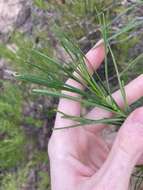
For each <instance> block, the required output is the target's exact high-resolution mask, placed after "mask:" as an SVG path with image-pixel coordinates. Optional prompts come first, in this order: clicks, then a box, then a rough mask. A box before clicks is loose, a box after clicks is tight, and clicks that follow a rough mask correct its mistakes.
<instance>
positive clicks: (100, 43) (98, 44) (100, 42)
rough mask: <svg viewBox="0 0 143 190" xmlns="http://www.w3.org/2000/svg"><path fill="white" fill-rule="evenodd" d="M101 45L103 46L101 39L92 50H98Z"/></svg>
mask: <svg viewBox="0 0 143 190" xmlns="http://www.w3.org/2000/svg"><path fill="white" fill-rule="evenodd" d="M102 44H104V40H103V39H101V40H99V41H98V42H97V43H96V44H95V46H93V49H96V48H98V47H99V46H101V45H102Z"/></svg>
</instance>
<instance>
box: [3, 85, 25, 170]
mask: <svg viewBox="0 0 143 190" xmlns="http://www.w3.org/2000/svg"><path fill="white" fill-rule="evenodd" d="M1 85H2V86H1V94H0V108H1V109H0V136H1V141H0V168H1V169H2V168H9V167H13V166H15V165H16V164H17V163H18V162H20V160H22V159H23V158H24V138H25V137H24V134H23V132H22V129H21V128H20V119H21V117H22V113H21V104H22V96H21V92H20V90H19V89H18V86H17V85H15V84H13V85H11V84H10V83H9V82H2V83H1Z"/></svg>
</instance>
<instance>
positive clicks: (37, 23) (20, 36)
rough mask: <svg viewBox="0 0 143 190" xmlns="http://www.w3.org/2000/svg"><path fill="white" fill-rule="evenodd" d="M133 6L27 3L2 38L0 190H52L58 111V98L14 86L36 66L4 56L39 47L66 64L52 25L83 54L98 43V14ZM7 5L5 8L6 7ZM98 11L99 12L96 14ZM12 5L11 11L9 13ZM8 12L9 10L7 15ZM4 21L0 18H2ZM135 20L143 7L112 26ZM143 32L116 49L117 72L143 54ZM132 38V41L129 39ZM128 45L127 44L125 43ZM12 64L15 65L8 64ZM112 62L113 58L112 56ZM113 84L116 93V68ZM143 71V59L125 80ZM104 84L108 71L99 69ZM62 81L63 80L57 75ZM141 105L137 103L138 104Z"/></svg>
mask: <svg viewBox="0 0 143 190" xmlns="http://www.w3.org/2000/svg"><path fill="white" fill-rule="evenodd" d="M133 3H134V2H132V1H130V2H128V1H116V0H108V1H106V0H101V1H97V0H78V1H76V0H51V1H50V0H47V1H46V0H45V1H44V0H35V1H32V0H31V1H29V2H28V3H27V2H26V1H25V2H24V3H23V4H22V5H21V8H20V11H19V14H18V16H17V17H16V19H15V20H14V22H13V24H12V27H11V29H10V30H8V31H6V32H3V31H2V32H1V34H0V41H1V44H0V56H1V59H0V189H1V190H48V189H49V190H50V180H49V162H48V154H47V144H48V140H49V138H50V135H51V132H52V127H53V125H54V118H55V113H54V111H53V110H54V108H56V106H57V103H58V99H55V98H47V97H42V96H38V97H37V96H35V95H33V94H32V93H31V89H32V88H33V85H31V84H27V83H25V82H20V81H16V80H15V79H14V77H13V74H14V73H15V72H20V73H24V72H29V71H30V70H32V67H31V66H29V65H27V64H26V63H25V62H24V61H23V63H22V64H19V63H18V62H16V61H15V59H14V58H13V57H12V54H9V53H7V52H5V51H4V49H3V45H5V46H7V48H9V49H10V50H11V51H16V50H17V48H21V49H22V51H21V58H22V59H23V60H25V57H27V56H28V54H27V52H26V48H32V47H37V48H38V49H41V50H42V51H43V52H44V53H45V54H47V55H49V56H51V57H55V58H58V59H60V60H64V59H68V57H67V54H66V53H65V52H64V50H63V48H62V47H61V46H60V45H59V44H58V42H57V39H56V36H55V35H54V33H53V30H52V26H54V25H55V23H56V24H58V25H59V26H60V27H61V29H62V30H64V31H65V32H67V33H68V34H69V35H71V36H74V38H75V39H76V40H77V43H78V44H79V46H80V47H81V49H82V50H83V52H84V53H86V52H87V51H88V50H89V49H90V48H91V47H92V46H93V45H94V44H95V43H96V42H97V41H98V40H99V39H100V37H101V36H100V33H99V30H98V28H99V23H98V19H97V12H96V11H97V10H98V11H99V12H101V11H103V12H104V13H105V15H106V16H107V21H112V20H113V19H114V18H115V17H117V16H119V15H121V13H124V12H125V11H126V10H127V9H128V8H129V7H130V6H132V5H133ZM6 6H7V5H6ZM95 7H96V9H95ZM9 8H10V6H8V9H9ZM9 11H10V10H9ZM0 18H1V17H0ZM133 18H136V19H137V20H140V19H142V18H143V6H139V7H137V8H136V9H134V10H133V11H128V12H126V13H124V14H123V15H122V16H121V17H119V19H118V20H117V21H115V22H114V24H113V25H112V32H116V31H117V30H118V29H120V27H122V26H126V23H128V22H129V21H131V20H132V19H133ZM142 31H143V28H142V27H141V26H140V27H138V29H137V30H134V31H130V32H129V33H125V34H124V36H121V37H120V38H119V39H118V42H117V41H113V42H112V44H111V47H113V50H114V53H115V56H116V59H117V62H118V66H119V69H120V70H122V69H124V68H125V67H126V66H127V63H128V61H129V60H130V59H133V58H135V57H136V56H138V55H139V54H141V53H142V52H143V34H142ZM127 39H128V40H127ZM126 40H127V41H126ZM9 59H11V60H12V59H13V61H9ZM109 59H110V57H109ZM110 67H111V68H110V73H109V75H110V81H111V84H112V87H113V89H116V82H115V81H116V79H115V78H114V71H112V64H111V66H110ZM142 72H143V67H142V60H139V61H138V64H137V65H136V66H135V67H131V68H130V70H129V71H128V72H127V73H126V75H125V76H124V80H125V81H126V82H127V81H130V80H131V79H133V78H135V77H136V76H138V75H139V74H141V73H142ZM99 73H100V75H101V76H102V77H103V80H104V69H103V68H101V69H100V70H99ZM59 77H60V76H59ZM141 102H142V101H140V102H138V105H139V104H140V103H141Z"/></svg>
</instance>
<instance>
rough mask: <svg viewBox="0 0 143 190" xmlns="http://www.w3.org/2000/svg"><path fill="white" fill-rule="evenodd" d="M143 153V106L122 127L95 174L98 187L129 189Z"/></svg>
mask: <svg viewBox="0 0 143 190" xmlns="http://www.w3.org/2000/svg"><path fill="white" fill-rule="evenodd" d="M142 153H143V107H142V108H138V109H136V110H135V111H134V112H132V113H131V114H130V116H129V117H128V118H127V120H126V121H125V122H124V124H123V126H122V127H121V128H120V130H119V133H118V135H117V137H116V140H115V143H114V145H113V147H112V149H111V152H110V154H109V157H108V158H107V160H106V162H105V163H104V165H103V167H102V168H101V169H100V170H99V172H97V174H95V175H94V176H93V179H92V180H93V181H94V178H95V180H96V185H97V187H98V188H97V189H101V190H102V189H106V188H107V186H108V189H116V190H127V189H128V185H129V180H130V176H131V173H132V171H133V168H134V166H135V165H136V163H137V161H138V159H139V158H140V156H141V154H142Z"/></svg>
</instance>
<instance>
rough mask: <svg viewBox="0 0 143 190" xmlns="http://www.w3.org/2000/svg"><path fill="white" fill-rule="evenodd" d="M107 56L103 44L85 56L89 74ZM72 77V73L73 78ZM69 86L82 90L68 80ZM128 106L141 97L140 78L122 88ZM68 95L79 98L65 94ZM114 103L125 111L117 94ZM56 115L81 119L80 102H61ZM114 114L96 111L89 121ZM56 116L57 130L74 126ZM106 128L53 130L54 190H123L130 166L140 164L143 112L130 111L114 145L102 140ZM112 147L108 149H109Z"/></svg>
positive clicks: (90, 114) (51, 155)
mask: <svg viewBox="0 0 143 190" xmlns="http://www.w3.org/2000/svg"><path fill="white" fill-rule="evenodd" d="M104 57H105V48H104V44H103V41H100V42H99V43H98V44H97V45H96V47H94V48H92V49H91V50H90V51H89V52H88V53H87V54H86V58H87V61H86V64H87V67H88V69H89V71H90V72H91V73H93V72H94V70H96V69H98V67H99V66H100V65H101V63H102V62H103V60H104ZM74 74H76V73H74ZM66 83H68V84H70V85H72V86H75V87H77V88H80V89H82V90H84V89H83V87H82V86H81V85H80V84H79V83H77V82H76V81H74V80H72V79H68V80H67V82H66ZM125 91H126V96H127V101H128V104H132V103H133V102H135V101H136V100H138V99H139V98H140V97H142V96H143V75H140V76H139V77H138V78H136V79H134V80H133V81H131V82H130V83H129V84H127V86H126V87H125ZM63 93H65V94H67V93H68V94H70V95H72V96H77V94H74V93H69V92H63ZM113 97H114V99H115V100H116V102H117V104H118V105H119V106H120V107H121V108H124V103H123V99H122V96H121V93H120V91H117V92H115V93H113ZM58 110H60V111H61V112H64V113H66V114H68V115H75V116H79V115H80V112H81V107H80V104H79V103H78V102H74V101H72V100H67V99H60V102H59V106H58ZM111 116H112V114H111V113H109V112H107V111H105V110H102V109H99V108H94V109H93V110H91V111H90V112H89V113H87V114H86V117H87V118H91V119H92V118H94V119H101V118H105V117H111ZM74 124H75V123H74V122H73V121H71V120H68V119H64V118H61V114H60V113H58V114H57V116H56V120H55V128H60V127H66V126H70V125H74ZM105 128H107V129H108V128H109V126H106V125H91V126H84V127H79V128H71V129H64V130H58V131H54V132H53V134H52V136H51V139H50V142H49V145H48V153H49V158H50V168H51V186H52V190H113V189H114V190H127V189H128V186H129V179H130V176H131V173H132V171H133V168H134V166H135V165H136V164H137V163H138V164H141V163H142V160H141V155H142V153H143V138H142V137H143V107H141V108H138V109H136V110H135V111H134V112H132V113H131V114H130V115H129V117H128V118H127V119H126V121H125V122H124V124H123V126H122V127H121V128H120V130H119V131H118V133H117V135H116V138H115V140H112V139H111V141H112V142H111V141H109V140H108V141H107V139H105V138H104V137H103V135H102V133H103V129H105ZM111 144H112V145H111Z"/></svg>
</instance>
